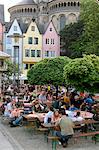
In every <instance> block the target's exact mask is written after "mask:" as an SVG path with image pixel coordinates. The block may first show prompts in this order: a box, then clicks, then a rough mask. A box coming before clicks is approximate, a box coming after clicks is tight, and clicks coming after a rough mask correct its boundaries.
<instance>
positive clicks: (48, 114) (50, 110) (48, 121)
mask: <svg viewBox="0 0 99 150" xmlns="http://www.w3.org/2000/svg"><path fill="white" fill-rule="evenodd" d="M52 116H53V107H50V108H49V111H48V113H47V114H46V115H45V118H44V123H45V124H47V123H50V122H51V118H52Z"/></svg>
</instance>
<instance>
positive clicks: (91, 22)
mask: <svg viewBox="0 0 99 150" xmlns="http://www.w3.org/2000/svg"><path fill="white" fill-rule="evenodd" d="M79 23H82V26H81V25H79ZM68 28H69V30H68ZM68 28H67V27H66V28H65V29H64V30H63V32H64V34H63V35H64V37H65V36H66V38H65V39H66V41H65V44H66V45H67V47H68V51H70V52H71V54H70V56H71V57H81V56H82V55H83V54H96V55H99V50H98V49H99V3H98V2H97V0H81V5H80V17H79V21H78V22H77V23H76V28H75V24H74V25H69V27H68ZM78 28H79V31H80V32H79V31H78ZM72 30H74V31H75V32H76V34H77V33H79V34H77V37H78V38H77V37H76V36H75V34H73V32H71V31H72ZM68 32H69V35H68V34H67V33H68ZM65 33H66V34H65ZM61 36H62V35H61ZM72 37H74V40H72ZM62 39H64V38H62ZM68 41H69V45H68V44H67V43H68ZM63 42H64V41H63ZM67 47H66V46H65V50H66V51H67Z"/></svg>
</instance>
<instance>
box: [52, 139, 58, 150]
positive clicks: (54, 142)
mask: <svg viewBox="0 0 99 150" xmlns="http://www.w3.org/2000/svg"><path fill="white" fill-rule="evenodd" d="M56 144H57V142H56V141H55V140H52V150H56Z"/></svg>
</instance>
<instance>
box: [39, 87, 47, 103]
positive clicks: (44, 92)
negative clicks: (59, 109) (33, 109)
mask: <svg viewBox="0 0 99 150" xmlns="http://www.w3.org/2000/svg"><path fill="white" fill-rule="evenodd" d="M38 99H39V102H40V103H41V104H43V103H46V101H47V97H46V91H45V90H42V92H41V94H40V95H39V98H38Z"/></svg>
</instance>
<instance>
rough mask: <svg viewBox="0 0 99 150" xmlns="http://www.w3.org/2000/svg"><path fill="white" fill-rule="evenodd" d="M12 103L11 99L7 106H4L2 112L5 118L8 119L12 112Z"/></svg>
mask: <svg viewBox="0 0 99 150" xmlns="http://www.w3.org/2000/svg"><path fill="white" fill-rule="evenodd" d="M14 103H15V101H11V99H9V101H8V103H7V105H6V106H5V111H4V116H5V117H10V114H11V111H12V110H13V105H14Z"/></svg>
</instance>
